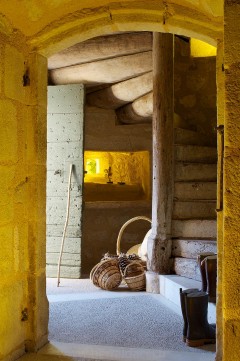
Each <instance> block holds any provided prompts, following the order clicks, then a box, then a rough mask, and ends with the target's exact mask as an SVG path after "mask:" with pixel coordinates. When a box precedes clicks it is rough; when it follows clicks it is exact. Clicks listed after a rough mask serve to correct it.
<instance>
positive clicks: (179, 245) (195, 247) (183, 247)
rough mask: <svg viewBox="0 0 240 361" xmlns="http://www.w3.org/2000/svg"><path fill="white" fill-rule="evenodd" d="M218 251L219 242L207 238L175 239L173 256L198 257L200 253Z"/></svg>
mask: <svg viewBox="0 0 240 361" xmlns="http://www.w3.org/2000/svg"><path fill="white" fill-rule="evenodd" d="M206 252H212V253H217V242H216V241H215V240H206V239H174V240H173V241H172V256H173V257H183V258H194V259H197V255H198V254H200V253H206Z"/></svg>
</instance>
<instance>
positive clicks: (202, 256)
mask: <svg viewBox="0 0 240 361" xmlns="http://www.w3.org/2000/svg"><path fill="white" fill-rule="evenodd" d="M212 255H214V253H211V252H208V253H200V254H199V255H198V256H197V261H198V265H199V268H200V274H201V280H202V291H203V292H207V278H206V270H205V263H204V262H203V260H204V259H205V258H206V257H207V256H212Z"/></svg>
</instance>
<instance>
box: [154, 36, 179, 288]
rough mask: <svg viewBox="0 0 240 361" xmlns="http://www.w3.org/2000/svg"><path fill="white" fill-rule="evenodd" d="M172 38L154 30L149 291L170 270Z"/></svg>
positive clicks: (172, 140)
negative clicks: (159, 276) (159, 277)
mask: <svg viewBox="0 0 240 361" xmlns="http://www.w3.org/2000/svg"><path fill="white" fill-rule="evenodd" d="M173 39H174V37H173V35H172V34H161V33H154V34H153V189H152V233H151V235H150V237H149V239H148V270H149V271H150V272H149V274H151V273H152V274H153V277H149V274H148V275H147V291H149V292H159V290H157V284H158V281H156V280H157V279H158V274H159V273H160V274H168V273H169V270H170V262H169V258H170V256H171V221H172V204H173V153H174V138H173V128H174V126H173V114H174V104H173V103H174V93H173ZM154 275H155V276H154ZM156 277H157V278H156ZM154 279H155V280H154ZM158 287H159V286H158Z"/></svg>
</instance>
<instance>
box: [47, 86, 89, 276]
mask: <svg viewBox="0 0 240 361" xmlns="http://www.w3.org/2000/svg"><path fill="white" fill-rule="evenodd" d="M83 102H84V87H83V85H61V86H49V87H48V121H47V277H56V276H57V263H58V257H59V252H60V248H61V240H62V234H63V229H64V224H65V220H66V208H67V191H68V177H69V168H70V164H71V163H72V164H73V165H74V168H73V176H72V184H71V193H70V194H71V198H70V211H69V214H70V216H69V222H68V227H67V233H66V239H65V243H64V251H63V257H62V266H61V277H68V278H79V277H80V274H81V257H80V251H81V216H82V182H83V176H82V175H83V151H82V149H83V118H84V111H83V107H84V103H83Z"/></svg>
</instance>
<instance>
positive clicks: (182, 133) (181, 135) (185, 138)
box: [174, 128, 216, 148]
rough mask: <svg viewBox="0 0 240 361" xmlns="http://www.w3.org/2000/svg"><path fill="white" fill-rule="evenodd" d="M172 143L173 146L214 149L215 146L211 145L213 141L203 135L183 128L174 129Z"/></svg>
mask: <svg viewBox="0 0 240 361" xmlns="http://www.w3.org/2000/svg"><path fill="white" fill-rule="evenodd" d="M174 142H175V144H186V145H206V146H210V147H211V146H212V147H215V148H216V144H213V141H211V140H210V139H209V137H206V135H205V134H201V133H198V132H195V131H193V130H189V129H184V128H175V130H174Z"/></svg>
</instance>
